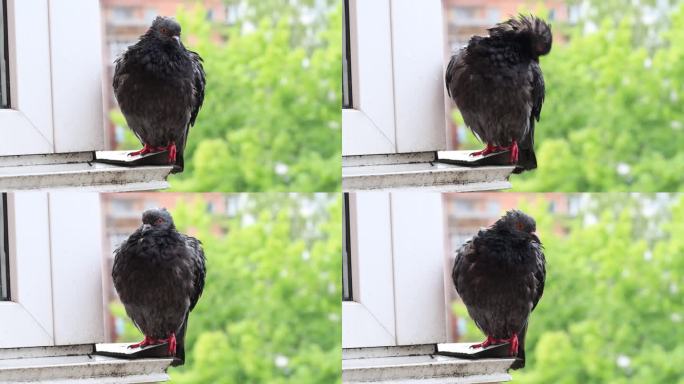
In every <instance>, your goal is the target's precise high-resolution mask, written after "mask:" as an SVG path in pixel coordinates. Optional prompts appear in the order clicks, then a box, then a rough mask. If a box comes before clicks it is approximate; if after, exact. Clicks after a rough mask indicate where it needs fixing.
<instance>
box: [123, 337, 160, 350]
mask: <svg viewBox="0 0 684 384" xmlns="http://www.w3.org/2000/svg"><path fill="white" fill-rule="evenodd" d="M152 344H156V340H154V339H152V338H150V337H147V336H145V338H144V339H143V341H141V342H139V343H135V344H131V345H129V346H128V348H131V349H133V348H142V347H147V346H148V345H152Z"/></svg>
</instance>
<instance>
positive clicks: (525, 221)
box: [494, 209, 537, 235]
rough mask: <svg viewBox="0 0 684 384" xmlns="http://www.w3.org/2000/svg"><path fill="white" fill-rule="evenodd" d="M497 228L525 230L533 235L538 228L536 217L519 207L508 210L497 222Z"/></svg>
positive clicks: (512, 230)
mask: <svg viewBox="0 0 684 384" xmlns="http://www.w3.org/2000/svg"><path fill="white" fill-rule="evenodd" d="M494 227H495V228H496V229H504V230H508V231H511V232H524V233H526V234H530V235H533V234H534V232H535V231H536V230H537V223H536V222H535V221H534V219H533V218H532V217H531V216H529V215H527V214H526V213H524V212H522V211H518V210H517V209H514V210H510V211H508V212H506V214H505V215H503V217H501V218H500V219H499V220H498V221H497V222H496V223H495V224H494Z"/></svg>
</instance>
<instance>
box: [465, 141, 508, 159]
mask: <svg viewBox="0 0 684 384" xmlns="http://www.w3.org/2000/svg"><path fill="white" fill-rule="evenodd" d="M503 149H505V148H503V147H499V146H498V145H491V144H489V143H487V146H486V147H485V149H483V150H481V151H475V152H471V153H470V156H487V155H489V154H490V153H494V152H499V151H501V150H503Z"/></svg>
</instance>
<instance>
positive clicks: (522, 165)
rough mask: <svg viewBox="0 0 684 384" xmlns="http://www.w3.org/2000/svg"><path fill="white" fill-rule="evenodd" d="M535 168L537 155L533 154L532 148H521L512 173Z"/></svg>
mask: <svg viewBox="0 0 684 384" xmlns="http://www.w3.org/2000/svg"><path fill="white" fill-rule="evenodd" d="M535 168H537V156H535V154H534V148H528V149H521V150H520V152H519V153H518V163H517V164H516V165H515V169H514V170H513V173H523V172H525V171H530V170H533V169H535Z"/></svg>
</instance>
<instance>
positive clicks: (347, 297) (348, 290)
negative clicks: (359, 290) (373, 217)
mask: <svg viewBox="0 0 684 384" xmlns="http://www.w3.org/2000/svg"><path fill="white" fill-rule="evenodd" d="M342 209H343V212H342V215H343V218H342V220H344V222H343V223H342V238H343V239H344V248H342V300H343V301H351V300H353V294H352V273H351V236H350V231H349V224H350V217H349V194H348V193H345V194H344V201H343V208H342Z"/></svg>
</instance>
